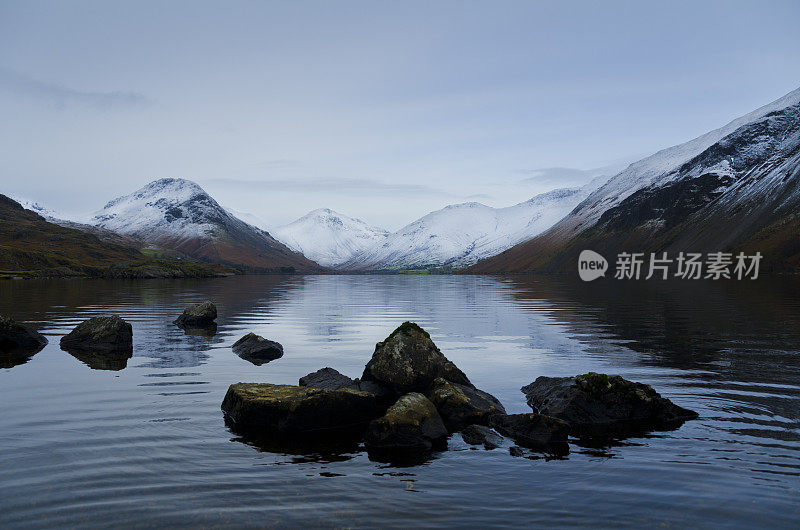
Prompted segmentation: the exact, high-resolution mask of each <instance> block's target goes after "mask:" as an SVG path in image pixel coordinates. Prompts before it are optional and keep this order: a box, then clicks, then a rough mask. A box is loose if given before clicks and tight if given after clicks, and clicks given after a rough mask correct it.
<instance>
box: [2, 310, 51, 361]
mask: <svg viewBox="0 0 800 530" xmlns="http://www.w3.org/2000/svg"><path fill="white" fill-rule="evenodd" d="M46 344H47V339H46V338H45V337H44V335H42V334H41V333H39V332H38V331H36V330H33V329H31V328H29V327H27V326H23V325H22V324H19V323H17V322H16V321H15V320H13V319H11V318H8V317H4V316H0V354H11V353H30V354H33V353H36V352H38V351H40V350H41V349H42V348H44V347H45V345H46Z"/></svg>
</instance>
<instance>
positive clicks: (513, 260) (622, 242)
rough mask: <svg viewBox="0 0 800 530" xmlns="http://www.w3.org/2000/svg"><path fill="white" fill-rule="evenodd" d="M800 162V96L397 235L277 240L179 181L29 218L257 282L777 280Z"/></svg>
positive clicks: (794, 244)
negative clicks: (597, 261)
mask: <svg viewBox="0 0 800 530" xmlns="http://www.w3.org/2000/svg"><path fill="white" fill-rule="evenodd" d="M799 150H800V89H798V90H795V91H793V92H791V93H789V94H787V95H786V96H784V97H782V98H780V99H778V100H776V101H774V102H773V103H770V104H769V105H766V106H764V107H761V108H759V109H757V110H755V111H753V112H751V113H748V114H746V115H744V116H742V117H740V118H738V119H736V120H733V121H731V122H730V123H728V124H727V125H725V126H723V127H720V128H719V129H716V130H713V131H711V132H708V133H706V134H704V135H702V136H699V137H698V138H695V139H694V140H691V141H689V142H686V143H684V144H680V145H677V146H674V147H670V148H668V149H664V150H662V151H659V152H657V153H655V154H653V155H651V156H649V157H646V158H644V159H642V160H640V161H638V162H634V163H633V164H630V165H629V166H628V167H627V168H625V169H624V170H622V171H621V172H619V173H618V174H616V175H614V176H613V177H611V178H610V179H609V178H607V177H598V178H595V179H594V180H593V181H591V182H590V183H588V184H586V185H584V186H582V187H579V188H563V189H557V190H553V191H550V192H547V193H543V194H540V195H537V196H535V197H533V198H531V199H529V200H527V201H524V202H521V203H519V204H516V205H513V206H509V207H505V208H492V207H490V206H486V205H484V204H480V203H474V202H471V203H464V204H454V205H450V206H447V207H445V208H442V209H440V210H437V211H434V212H431V213H429V214H427V215H425V216H423V217H421V218H420V219H417V220H416V221H413V222H412V223H410V224H408V225H406V226H405V227H403V228H401V229H400V230H398V231H396V232H393V233H392V232H389V231H387V230H384V229H382V228H379V227H375V226H371V225H369V224H367V223H365V222H363V221H361V220H359V219H354V218H352V217H348V216H346V215H343V214H340V213H337V212H334V211H332V210H330V209H318V210H314V211H312V212H310V213H308V214H307V215H305V216H303V217H301V218H300V219H298V220H296V221H294V222H292V223H289V224H287V225H283V226H278V227H267V226H265V225H264V224H263V223H262V222H261V221H260V220H259V218H258V217H256V216H252V215H249V214H244V213H241V212H237V211H235V210H231V209H226V208H223V207H222V206H220V204H219V203H217V202H216V201H215V200H214V199H213V198H212V197H211V196H210V195H208V193H206V192H205V191H204V190H203V189H202V188H201V187H200V186H198V185H197V184H195V183H194V182H191V181H188V180H184V179H177V178H163V179H159V180H156V181H153V182H151V183H149V184H147V185H146V186H144V187H142V188H141V189H139V190H137V191H135V192H133V193H131V194H129V195H125V196H122V197H119V198H117V199H114V200H112V201H110V202H109V203H108V204H106V205H105V207H103V208H102V209H101V210H100V211H98V212H97V213H96V214H95V215H94V216H93V217H92V218H91V220H90V221H89V222H88V223H77V222H74V221H68V220H64V219H60V218H59V217H58V214H56V213H55V212H52V211H50V210H47V209H46V208H44V207H43V206H42V205H40V204H37V203H25V206H27V207H28V208H29V209H30V210H33V211H35V212H38V213H39V214H41V215H42V216H44V217H41V216H39V215H36V214H34V215H36V218H37V219H40V220H41V221H43V222H46V223H47V224H46V225H37V226H38V227H39V231H40V232H42V231H46V230H47V229H48V228H47V227H48V226H58V227H59V228H62V229H69V230H73V231H75V232H84V233H88V234H90V235H91V236H92V237H93V238H94V239H93V240H92V241H95V240H97V241H98V242H100V243H102V244H104V245H111V247H108V249H106V250H110V253H109V254H108V256H115V255H116V254H115V252H122V254H120V255H119V256H118V258H119V259H123V258H124V259H131V257H134V258H136V259H138V256H140V255H142V253H144V254H145V255H147V256H149V257H151V258H152V257H160V258H169V259H179V260H188V261H195V262H201V263H203V262H204V263H217V264H221V265H224V266H229V267H234V268H236V269H238V270H239V271H244V272H247V271H249V272H323V271H325V270H330V269H334V270H341V271H346V272H350V271H402V270H420V269H443V270H465V271H466V272H472V273H505V272H571V271H574V269H575V266H576V263H577V259H576V258H577V255H578V253H579V252H580V251H581V250H583V249H592V250H595V251H598V252H601V253H602V254H604V255H608V257H609V258H611V259H612V260H613V257H614V254H616V253H619V252H623V251H626V252H660V251H667V252H680V251H686V252H719V251H735V250H736V251H738V250H742V251H748V252H755V251H760V252H762V254H764V255H765V256H764V263H765V267H766V268H767V269H770V270H778V271H784V270H792V271H794V270H797V268H798V265H800V238H798V235H797V234H798V230H800V216H799V215H798V214H799V213H800V163H799V162H800V152H799ZM8 200H10V199H8ZM11 202H14V201H11ZM14 204H17V205H18V206H19V204H18V203H16V202H14ZM8 208H9V207H8V205H7V209H8ZM12 210H14V212H16V210H15V209H13V208H12ZM8 211H11V210H8ZM14 215H17V214H16V213H15V214H14ZM37 223H38V221H37ZM54 230H55V229H54ZM15 241H16V242H17V243H20V241H21V239H20V238H17V239H16V240H15ZM6 242H7V243H8V241H6ZM123 248H125V249H127V250H124V251H123V250H121V249H123ZM27 250H30V249H27ZM131 252H132V253H131ZM6 255H7V256H8V254H6ZM125 256H127V257H125ZM104 263H105V262H104Z"/></svg>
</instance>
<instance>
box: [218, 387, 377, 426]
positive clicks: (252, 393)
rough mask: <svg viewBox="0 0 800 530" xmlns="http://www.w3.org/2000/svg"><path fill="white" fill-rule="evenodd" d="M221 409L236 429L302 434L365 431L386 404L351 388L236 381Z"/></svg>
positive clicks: (229, 389)
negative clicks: (383, 404) (328, 388)
mask: <svg viewBox="0 0 800 530" xmlns="http://www.w3.org/2000/svg"><path fill="white" fill-rule="evenodd" d="M222 410H223V411H225V414H226V416H227V418H228V420H229V421H230V423H231V424H232V426H233V427H234V428H235V429H236V430H241V431H244V432H247V431H260V432H270V433H274V434H276V435H277V434H282V435H300V434H304V433H311V432H319V431H347V430H350V429H353V428H355V427H358V428H359V432H363V428H364V427H365V426H366V425H367V423H369V422H370V420H373V419H375V418H377V417H379V416H380V415H381V414H383V412H384V411H385V407H384V406H382V405H381V403H380V401H379V400H376V399H375V396H374V395H372V394H369V393H367V392H360V391H358V390H352V389H339V390H324V389H321V388H310V387H305V386H292V385H272V384H268V383H236V384H234V385H231V386H230V388H228V393H227V394H226V395H225V399H224V401H223V402H222Z"/></svg>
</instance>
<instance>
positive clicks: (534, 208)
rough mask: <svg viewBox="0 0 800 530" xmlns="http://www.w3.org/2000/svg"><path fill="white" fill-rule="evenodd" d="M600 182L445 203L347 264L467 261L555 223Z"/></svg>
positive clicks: (416, 265)
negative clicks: (521, 197) (492, 203)
mask: <svg viewBox="0 0 800 530" xmlns="http://www.w3.org/2000/svg"><path fill="white" fill-rule="evenodd" d="M601 182H602V177H600V178H598V179H595V180H593V181H592V182H591V183H589V184H587V185H586V186H583V187H581V188H566V189H558V190H553V191H550V192H547V193H543V194H541V195H537V196H536V197H534V198H532V199H530V200H528V201H525V202H522V203H519V204H516V205H514V206H509V207H507V208H492V207H489V206H486V205H484V204H480V203H476V202H470V203H464V204H455V205H451V206H447V207H445V208H443V209H441V210H438V211H435V212H432V213H429V214H428V215H426V216H424V217H422V218H420V219H418V220H417V221H414V222H413V223H411V224H409V225H407V226H405V227H404V228H401V229H400V230H399V231H397V232H395V233H393V234H391V235H390V236H389V237H388V238H386V241H385V242H384V243H383V244H382V245H380V246H377V247H375V248H373V249H370V250H367V251H365V252H364V253H362V254H360V255H358V256H356V257H355V258H353V259H352V260H350V261H348V262H347V263H345V264H344V265H343V268H346V269H350V270H369V269H377V270H391V269H404V268H426V267H454V268H459V267H465V266H468V265H471V264H473V263H475V262H476V261H478V260H480V259H483V258H486V257H489V256H493V255H495V254H497V253H499V252H502V251H503V250H505V249H507V248H509V247H512V246H514V245H516V244H517V243H520V242H522V241H526V240H528V239H530V238H532V237H534V236H535V235H537V234H539V233H540V232H542V231H543V230H546V229H547V228H549V227H551V226H552V225H553V224H554V223H556V222H558V220H560V219H561V218H562V217H564V216H565V215H566V214H568V213H569V212H570V211H571V210H572V209H573V208H574V207H575V206H576V205H577V204H578V203H579V202H581V201H582V200H583V199H585V198H586V196H587V195H588V194H589V193H590V192H591V191H593V190H594V189H596V188H597V186H599V185H600V183H601Z"/></svg>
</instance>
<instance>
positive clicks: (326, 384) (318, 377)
mask: <svg viewBox="0 0 800 530" xmlns="http://www.w3.org/2000/svg"><path fill="white" fill-rule="evenodd" d="M299 382H300V386H308V387H312V388H324V389H327V390H338V389H340V388H346V387H349V386H351V385H352V384H353V383H354V381H353V380H352V379H350V378H349V377H347V376H346V375H343V374H340V373H339V372H338V371H336V370H334V369H333V368H327V367H326V368H320V369H319V370H317V371H316V372H312V373H310V374H308V375H305V376H303V377H301V378H300V381H299Z"/></svg>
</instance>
